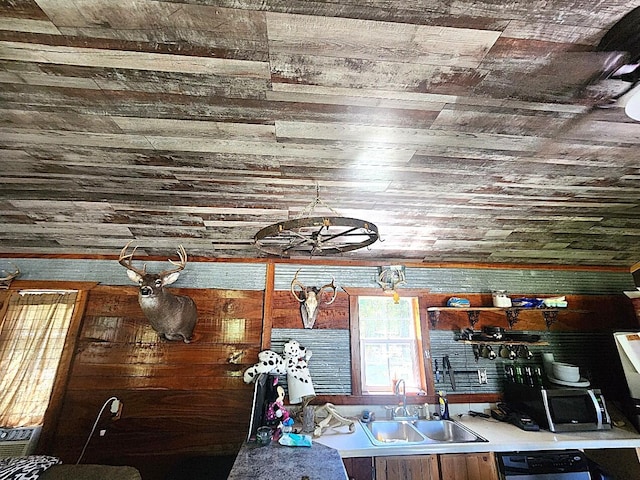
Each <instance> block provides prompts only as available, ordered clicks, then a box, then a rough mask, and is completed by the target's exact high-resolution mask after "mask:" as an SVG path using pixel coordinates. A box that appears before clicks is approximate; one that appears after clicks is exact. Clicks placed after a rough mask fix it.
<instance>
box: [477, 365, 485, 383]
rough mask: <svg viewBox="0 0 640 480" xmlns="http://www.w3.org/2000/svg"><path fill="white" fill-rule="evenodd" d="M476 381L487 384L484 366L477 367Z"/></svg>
mask: <svg viewBox="0 0 640 480" xmlns="http://www.w3.org/2000/svg"><path fill="white" fill-rule="evenodd" d="M478 383H479V384H480V385H486V384H487V369H486V368H479V369H478Z"/></svg>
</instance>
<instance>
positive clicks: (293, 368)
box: [243, 340, 311, 384]
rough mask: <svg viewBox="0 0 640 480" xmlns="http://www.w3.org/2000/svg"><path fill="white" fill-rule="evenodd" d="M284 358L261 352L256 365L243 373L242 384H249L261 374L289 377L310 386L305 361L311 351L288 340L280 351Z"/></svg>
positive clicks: (271, 351) (272, 352)
mask: <svg viewBox="0 0 640 480" xmlns="http://www.w3.org/2000/svg"><path fill="white" fill-rule="evenodd" d="M282 352H283V355H284V358H282V357H281V356H280V355H279V354H277V353H276V352H274V351H273V350H263V351H262V352H260V353H258V360H259V361H258V363H256V364H255V365H253V366H251V367H249V368H248V369H247V370H245V372H244V376H243V378H244V382H245V383H251V382H252V381H253V380H255V378H256V377H257V376H258V375H259V374H261V373H270V374H275V375H284V374H285V373H286V374H287V375H290V376H291V377H293V378H294V379H296V380H297V381H300V382H301V383H305V384H310V383H311V375H309V369H308V367H307V361H308V360H309V359H310V358H311V351H310V350H307V349H306V348H305V347H303V346H302V345H300V344H299V343H298V342H297V341H295V340H289V341H288V342H287V343H285V344H284V346H283V349H282Z"/></svg>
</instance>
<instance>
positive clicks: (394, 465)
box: [375, 455, 440, 480]
mask: <svg viewBox="0 0 640 480" xmlns="http://www.w3.org/2000/svg"><path fill="white" fill-rule="evenodd" d="M375 466H376V477H375V478H376V480H440V470H439V468H438V456H437V455H407V456H397V457H376V458H375Z"/></svg>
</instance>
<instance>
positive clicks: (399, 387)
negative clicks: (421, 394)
mask: <svg viewBox="0 0 640 480" xmlns="http://www.w3.org/2000/svg"><path fill="white" fill-rule="evenodd" d="M394 393H395V395H396V397H398V406H397V407H395V408H394V409H393V410H392V417H393V418H414V417H415V415H411V414H410V413H409V410H407V385H406V383H405V381H404V379H402V378H401V379H400V380H398V381H397V382H396V386H395V388H394Z"/></svg>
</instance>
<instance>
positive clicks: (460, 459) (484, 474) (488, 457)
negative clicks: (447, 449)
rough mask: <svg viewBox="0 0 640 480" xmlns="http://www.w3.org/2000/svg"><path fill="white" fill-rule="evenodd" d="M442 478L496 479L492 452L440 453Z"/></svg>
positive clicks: (444, 479)
mask: <svg viewBox="0 0 640 480" xmlns="http://www.w3.org/2000/svg"><path fill="white" fill-rule="evenodd" d="M440 473H441V476H442V480H498V469H497V466H496V461H495V456H494V454H493V453H460V454H458V453H449V454H446V455H440Z"/></svg>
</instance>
